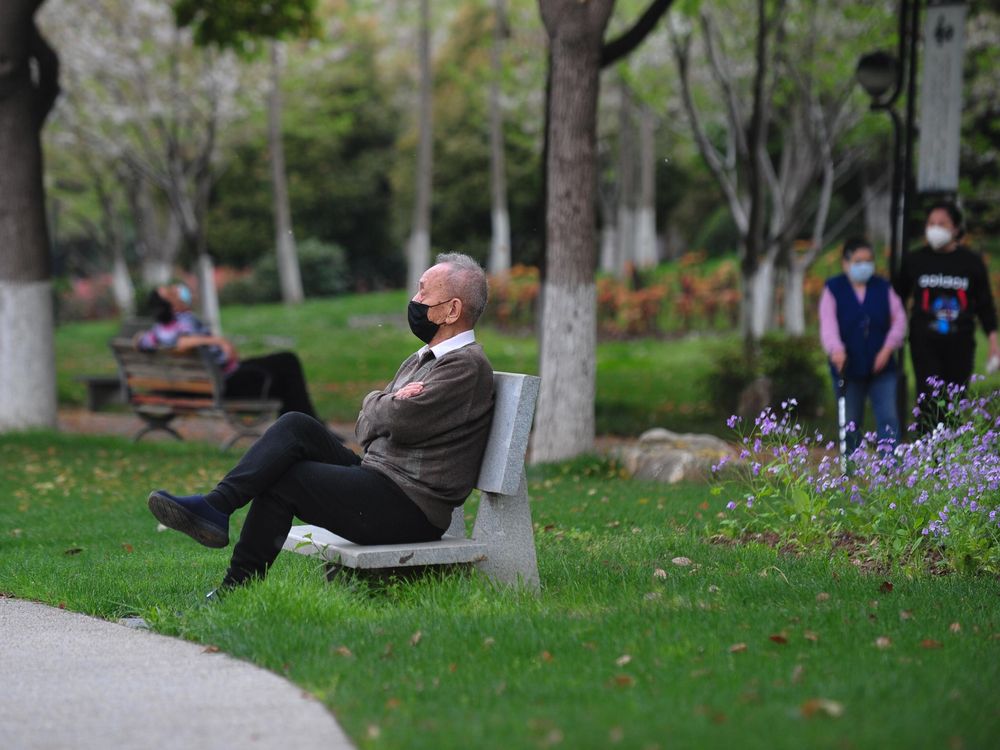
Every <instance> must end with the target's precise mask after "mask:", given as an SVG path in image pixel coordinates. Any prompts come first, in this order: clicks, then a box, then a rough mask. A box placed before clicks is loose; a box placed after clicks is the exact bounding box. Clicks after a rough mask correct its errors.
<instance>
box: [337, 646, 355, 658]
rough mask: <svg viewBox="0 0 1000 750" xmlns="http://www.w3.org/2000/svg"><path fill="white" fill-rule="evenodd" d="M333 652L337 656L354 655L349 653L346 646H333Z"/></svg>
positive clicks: (348, 656)
mask: <svg viewBox="0 0 1000 750" xmlns="http://www.w3.org/2000/svg"><path fill="white" fill-rule="evenodd" d="M333 652H334V653H335V654H337V655H338V656H345V657H347V658H350V657H352V656H354V654H353V653H351V649H349V648H348V647H347V646H337V648H335V649H334V650H333Z"/></svg>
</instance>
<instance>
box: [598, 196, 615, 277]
mask: <svg viewBox="0 0 1000 750" xmlns="http://www.w3.org/2000/svg"><path fill="white" fill-rule="evenodd" d="M597 194H598V201H597V207H598V210H599V211H600V216H601V253H600V261H599V263H600V269H601V270H602V271H603V272H604V273H615V271H616V269H617V268H618V266H617V263H618V260H617V258H618V215H617V212H618V206H617V198H616V196H617V191H615V190H603V189H601V188H600V187H598V191H597Z"/></svg>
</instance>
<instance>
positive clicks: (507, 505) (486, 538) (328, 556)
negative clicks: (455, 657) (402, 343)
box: [284, 372, 540, 591]
mask: <svg viewBox="0 0 1000 750" xmlns="http://www.w3.org/2000/svg"><path fill="white" fill-rule="evenodd" d="M493 382H494V388H495V394H496V397H495V402H494V407H493V424H492V425H491V427H490V435H489V439H488V441H487V443H486V452H485V454H484V456H483V462H482V464H481V465H480V469H479V478H478V480H477V482H476V488H478V489H479V490H480V492H481V499H480V502H479V511H478V513H477V514H476V522H475V525H474V527H473V530H472V537H471V538H469V537H467V536H466V533H465V519H464V516H463V513H462V508H461V507H458V508H456V509H455V511H454V513H453V514H452V519H451V526H449V527H448V531H447V532H445V535H444V536H443V537H442V538H441V540H440V541H437V542H427V543H421V544H375V545H360V544H353V543H352V542H349V541H347V540H346V539H344V538H342V537H339V536H337V535H336V534H333V533H331V532H330V531H327V530H326V529H323V528H321V527H319V526H307V525H302V526H293V527H292V530H291V532H290V533H289V534H288V538H287V539H286V540H285V543H284V549H286V550H289V551H292V552H298V553H300V554H305V555H316V556H318V557H321V558H322V559H324V560H326V561H327V562H328V563H330V564H333V565H337V566H343V567H347V568H356V569H364V570H377V569H385V568H407V567H414V566H426V565H455V564H474V565H475V566H476V567H477V568H478V569H479V570H481V571H482V572H483V573H485V574H486V575H488V576H490V577H491V578H493V579H495V580H498V581H501V582H504V583H510V584H518V583H520V584H521V585H524V586H526V587H528V588H530V589H534V590H536V591H537V590H538V588H539V580H538V562H537V558H536V555H535V538H534V531H533V530H532V526H531V509H530V507H529V501H528V486H527V481H526V479H525V475H524V454H525V451H526V449H527V446H528V435H529V433H530V432H531V422H532V419H533V418H534V414H535V401H536V399H537V398H538V385H539V382H540V380H539V378H538V377H536V376H534V375H520V374H516V373H509V372H497V373H494V374H493Z"/></svg>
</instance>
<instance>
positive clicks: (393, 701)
mask: <svg viewBox="0 0 1000 750" xmlns="http://www.w3.org/2000/svg"><path fill="white" fill-rule="evenodd" d="M402 704H403V701H401V700H400V699H399V698H390V699H389V700H387V701H386V702H385V707H386V708H388V709H390V710H392V709H394V708H399V707H400V706H401V705H402Z"/></svg>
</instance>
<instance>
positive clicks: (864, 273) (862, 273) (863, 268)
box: [847, 260, 875, 284]
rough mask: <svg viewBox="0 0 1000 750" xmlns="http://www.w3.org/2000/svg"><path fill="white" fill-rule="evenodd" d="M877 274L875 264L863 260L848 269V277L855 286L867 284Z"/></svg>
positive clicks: (852, 264)
mask: <svg viewBox="0 0 1000 750" xmlns="http://www.w3.org/2000/svg"><path fill="white" fill-rule="evenodd" d="M874 273H875V264H874V263H873V262H872V261H870V260H861V261H858V262H856V263H851V265H849V266H848V267H847V276H848V278H850V280H851V281H853V282H854V283H855V284H867V283H868V279H870V278H871V277H872V276H873V275H874Z"/></svg>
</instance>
